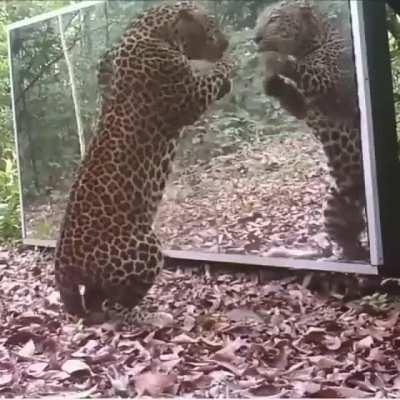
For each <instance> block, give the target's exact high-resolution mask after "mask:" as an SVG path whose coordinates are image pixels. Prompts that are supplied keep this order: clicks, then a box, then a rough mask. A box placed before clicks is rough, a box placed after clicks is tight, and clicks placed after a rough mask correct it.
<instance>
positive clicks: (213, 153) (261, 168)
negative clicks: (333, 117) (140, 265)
mask: <svg viewBox="0 0 400 400" xmlns="http://www.w3.org/2000/svg"><path fill="white" fill-rule="evenodd" d="M215 118H217V117H215ZM209 126H211V130H208V129H207V126H206V127H205V122H204V121H202V123H201V125H200V127H195V128H192V129H193V131H188V132H187V133H186V134H185V135H184V136H183V139H182V141H181V143H180V147H179V151H178V154H177V157H176V161H175V163H174V170H173V173H172V176H171V178H170V181H169V184H168V186H167V189H166V191H165V196H164V199H163V201H162V203H161V206H160V210H159V213H158V217H157V219H156V222H155V230H156V232H157V233H158V236H159V237H160V239H161V241H162V243H163V245H164V247H165V248H166V249H172V250H197V251H206V252H212V253H230V254H251V255H260V256H263V255H265V253H267V252H268V251H269V250H271V249H273V248H276V247H278V246H285V247H287V248H289V249H294V250H305V251H306V252H308V253H307V254H308V258H318V257H319V256H320V250H321V248H324V246H326V242H325V240H324V230H323V226H322V221H321V207H322V202H323V197H324V192H325V190H326V177H327V173H326V171H325V168H326V167H325V158H324V154H323V153H322V149H321V146H320V144H319V143H318V142H317V141H315V140H314V138H313V136H312V134H311V133H310V132H307V128H306V127H301V129H302V130H303V131H300V132H299V128H298V127H291V126H290V125H285V126H283V127H282V126H279V125H278V124H277V125H275V126H270V127H268V126H267V127H266V128H264V130H262V131H260V132H258V133H257V134H254V137H253V138H251V139H253V140H249V137H251V135H252V132H247V136H248V137H245V138H243V137H237V136H233V137H229V136H227V133H226V132H227V130H226V129H224V130H222V129H221V130H213V128H215V123H214V122H212V123H211V124H210V125H209ZM272 129H273V130H274V131H275V132H279V133H278V134H270V133H269V134H268V135H264V134H263V132H264V131H265V130H268V132H269V130H272ZM203 131H206V133H205V134H204V135H202V132H203ZM235 132H236V131H235ZM282 132H283V133H282ZM36 204H37V203H36ZM64 207H65V194H63V195H62V196H59V197H58V199H57V193H56V192H54V193H53V194H52V200H51V201H50V202H48V201H47V202H43V201H42V202H41V204H40V205H35V206H32V207H30V209H29V210H28V212H27V213H26V217H27V228H28V236H29V237H30V238H39V239H55V238H56V235H57V230H58V226H59V223H60V220H61V217H62V214H63V210H64ZM310 251H311V252H310Z"/></svg>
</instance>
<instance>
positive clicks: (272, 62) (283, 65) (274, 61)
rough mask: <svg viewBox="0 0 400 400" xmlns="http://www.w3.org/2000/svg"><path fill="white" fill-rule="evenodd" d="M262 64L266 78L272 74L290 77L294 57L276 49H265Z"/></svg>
mask: <svg viewBox="0 0 400 400" xmlns="http://www.w3.org/2000/svg"><path fill="white" fill-rule="evenodd" d="M263 64H264V69H265V70H264V73H265V77H266V79H269V78H271V77H273V76H274V75H283V76H287V77H290V76H291V75H292V72H293V70H294V69H295V65H296V59H295V58H294V57H293V56H288V55H286V54H280V53H277V52H276V51H267V52H265V53H264V54H263Z"/></svg>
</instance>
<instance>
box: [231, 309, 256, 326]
mask: <svg viewBox="0 0 400 400" xmlns="http://www.w3.org/2000/svg"><path fill="white" fill-rule="evenodd" d="M226 316H227V317H228V318H229V319H230V320H231V321H235V322H245V321H248V320H254V321H256V322H260V323H262V322H263V319H262V318H261V317H260V316H259V315H258V314H257V313H255V312H254V311H252V310H250V309H247V308H236V309H234V310H231V311H229V312H227V313H226Z"/></svg>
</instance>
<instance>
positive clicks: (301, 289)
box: [0, 248, 400, 398]
mask: <svg viewBox="0 0 400 400" xmlns="http://www.w3.org/2000/svg"><path fill="white" fill-rule="evenodd" d="M182 263H183V262H182ZM175 267H176V266H175ZM178 267H179V266H178ZM210 271H211V272H210ZM325 281H331V279H327V278H326V277H325ZM307 282H308V283H309V282H310V280H309V279H308V278H307V275H306V276H305V277H304V276H303V279H300V278H299V276H298V275H293V274H291V275H288V276H286V277H280V279H275V280H273V279H269V280H268V281H265V280H264V281H263V280H261V279H259V276H257V275H255V274H253V273H248V274H244V273H240V272H235V273H230V274H228V273H219V274H217V273H213V271H212V270H211V269H207V268H205V270H204V271H203V272H202V271H201V270H199V269H194V268H189V267H187V268H186V267H185V265H184V264H182V265H181V266H180V267H179V268H174V269H171V270H169V269H168V270H165V271H164V272H163V274H162V276H161V277H160V278H159V280H158V282H157V284H156V285H155V286H154V287H153V288H152V290H151V292H150V293H149V295H148V298H149V300H150V302H149V303H150V304H153V305H154V307H156V308H157V309H158V311H160V312H162V313H163V314H162V315H163V318H159V319H158V322H157V325H156V326H154V325H153V326H149V325H138V326H136V327H134V328H131V329H126V328H124V327H120V326H117V325H115V324H114V325H113V324H111V323H105V324H102V325H93V326H84V325H83V324H82V323H81V322H71V321H69V322H68V321H67V320H66V319H65V317H64V316H63V313H62V308H61V305H60V302H59V296H58V292H57V291H56V289H55V287H54V273H53V264H52V254H51V253H47V254H44V253H39V252H37V251H33V250H28V249H23V248H20V249H16V248H13V249H12V248H2V249H0V292H1V296H0V396H4V397H14V396H25V397H48V396H55V395H56V396H65V397H74V398H85V397H93V398H95V397H115V396H121V397H128V396H132V397H133V396H136V395H150V396H155V397H160V396H173V395H179V396H184V397H208V398H214V397H251V396H274V397H284V398H289V397H292V398H293V397H297V398H299V397H319V398H321V397H325V398H326V397H328V398H349V397H351V398H361V397H386V398H388V397H391V398H398V397H400V372H399V371H400V356H399V354H400V352H399V346H400V304H398V303H397V302H396V300H395V299H391V300H390V301H388V299H387V298H385V299H384V301H381V302H380V303H379V301H378V300H379V298H378V297H375V303H374V304H375V305H372V304H373V302H372V301H371V299H370V300H369V302H366V301H365V298H364V300H356V299H353V300H349V299H348V298H346V297H343V295H342V294H340V292H338V291H335V290H332V291H330V292H329V293H325V294H323V293H322V292H316V291H311V290H310V285H309V284H307Z"/></svg>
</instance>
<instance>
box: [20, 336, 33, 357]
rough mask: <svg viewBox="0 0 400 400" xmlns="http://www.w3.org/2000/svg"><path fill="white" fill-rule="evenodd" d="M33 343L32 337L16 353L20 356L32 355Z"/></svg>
mask: <svg viewBox="0 0 400 400" xmlns="http://www.w3.org/2000/svg"><path fill="white" fill-rule="evenodd" d="M35 350H36V348H35V343H34V341H33V340H32V339H30V340H28V341H27V342H26V343H25V344H24V346H23V347H22V348H21V350H20V351H19V352H18V355H19V356H20V357H26V358H29V357H32V356H33V355H34V354H35Z"/></svg>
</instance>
